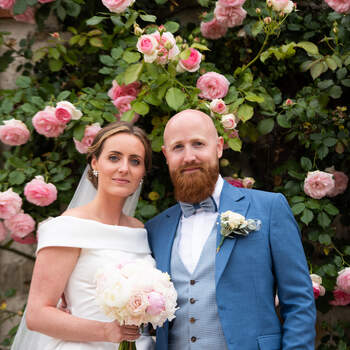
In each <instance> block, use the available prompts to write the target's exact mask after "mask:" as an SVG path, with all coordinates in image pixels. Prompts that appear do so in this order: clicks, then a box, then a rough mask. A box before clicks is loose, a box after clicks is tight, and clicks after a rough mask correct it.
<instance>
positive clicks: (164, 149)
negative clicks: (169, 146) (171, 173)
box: [162, 145, 167, 159]
mask: <svg viewBox="0 0 350 350" xmlns="http://www.w3.org/2000/svg"><path fill="white" fill-rule="evenodd" d="M162 152H163V154H164V157H165V159H167V158H166V148H165V146H164V145H163V146H162Z"/></svg>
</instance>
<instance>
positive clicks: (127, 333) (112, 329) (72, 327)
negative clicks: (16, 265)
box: [26, 247, 139, 343]
mask: <svg viewBox="0 0 350 350" xmlns="http://www.w3.org/2000/svg"><path fill="white" fill-rule="evenodd" d="M79 253H80V249H79V248H68V247H48V248H44V249H42V250H40V251H39V253H38V256H37V259H36V262H35V266H34V271H33V278H32V283H31V286H30V291H29V298H28V305H27V311H26V322H27V327H28V328H29V329H30V330H35V331H37V332H40V333H44V334H46V335H49V336H52V337H54V338H58V339H62V340H66V341H78V342H88V341H105V342H114V343H119V342H120V341H122V340H135V339H137V338H138V337H139V332H138V329H137V327H131V326H123V327H121V326H119V324H118V322H116V321H115V322H100V321H93V320H87V319H83V318H79V317H76V316H73V315H70V314H68V313H66V312H63V311H61V310H59V309H57V308H56V305H57V303H58V300H59V299H60V297H61V295H62V293H63V291H64V288H65V286H66V284H67V281H68V279H69V277H70V275H71V273H72V271H73V269H74V267H75V265H76V263H77V260H78V257H79Z"/></svg>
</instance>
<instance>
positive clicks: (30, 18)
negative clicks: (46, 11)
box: [13, 7, 35, 24]
mask: <svg viewBox="0 0 350 350" xmlns="http://www.w3.org/2000/svg"><path fill="white" fill-rule="evenodd" d="M34 16H35V10H34V8H33V7H27V9H26V10H25V12H24V13H21V14H20V15H16V16H13V18H14V19H15V20H16V21H18V22H25V23H30V24H35V17H34Z"/></svg>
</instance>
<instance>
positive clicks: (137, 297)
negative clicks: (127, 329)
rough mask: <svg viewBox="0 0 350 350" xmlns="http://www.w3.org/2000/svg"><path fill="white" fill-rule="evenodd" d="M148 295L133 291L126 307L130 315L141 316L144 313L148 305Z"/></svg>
mask: <svg viewBox="0 0 350 350" xmlns="http://www.w3.org/2000/svg"><path fill="white" fill-rule="evenodd" d="M148 305H149V303H148V297H147V294H145V293H141V292H140V293H135V294H134V295H132V296H131V297H130V298H129V301H128V303H127V305H126V309H127V310H128V311H129V312H130V315H131V317H132V318H133V317H136V319H138V318H139V317H142V316H144V315H145V313H146V310H147V307H148Z"/></svg>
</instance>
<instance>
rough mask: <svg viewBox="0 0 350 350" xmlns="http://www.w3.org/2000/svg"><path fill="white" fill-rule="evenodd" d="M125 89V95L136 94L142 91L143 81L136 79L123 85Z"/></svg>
mask: <svg viewBox="0 0 350 350" xmlns="http://www.w3.org/2000/svg"><path fill="white" fill-rule="evenodd" d="M122 89H123V95H124V96H135V97H137V95H138V94H139V93H140V90H141V83H140V82H139V81H134V82H133V83H131V84H128V85H122Z"/></svg>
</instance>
